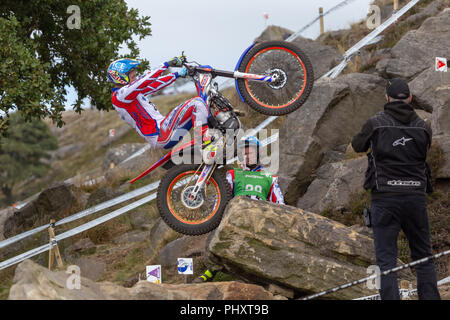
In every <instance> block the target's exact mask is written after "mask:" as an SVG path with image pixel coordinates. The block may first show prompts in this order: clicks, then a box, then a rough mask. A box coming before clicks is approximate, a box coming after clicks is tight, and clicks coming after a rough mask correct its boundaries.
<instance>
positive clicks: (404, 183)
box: [387, 180, 421, 187]
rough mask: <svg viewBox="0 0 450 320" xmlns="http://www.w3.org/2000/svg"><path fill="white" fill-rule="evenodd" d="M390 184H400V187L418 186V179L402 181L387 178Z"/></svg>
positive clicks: (419, 184)
mask: <svg viewBox="0 0 450 320" xmlns="http://www.w3.org/2000/svg"><path fill="white" fill-rule="evenodd" d="M387 184H388V185H390V186H402V187H420V186H421V183H420V181H413V180H410V181H403V180H389V181H388V182H387Z"/></svg>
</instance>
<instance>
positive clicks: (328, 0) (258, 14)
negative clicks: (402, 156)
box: [67, 0, 372, 105]
mask: <svg viewBox="0 0 450 320" xmlns="http://www.w3.org/2000/svg"><path fill="white" fill-rule="evenodd" d="M126 2H127V4H128V6H129V7H130V8H135V9H138V10H139V14H140V15H142V16H150V23H151V24H152V25H151V29H152V35H151V36H149V37H146V38H145V39H143V40H138V39H136V40H137V43H138V47H139V49H140V51H141V56H140V58H143V57H145V58H146V59H147V60H149V61H150V67H151V68H154V67H157V66H158V65H160V64H161V63H162V62H164V61H167V60H170V59H171V58H173V57H175V56H179V55H180V54H181V52H182V51H184V52H185V54H186V55H187V57H188V60H189V61H191V60H194V61H197V62H199V63H200V64H208V65H211V66H212V67H213V68H216V69H222V70H230V71H231V70H234V68H235V66H236V63H237V61H238V59H239V57H240V55H241V53H242V52H243V51H244V50H245V49H246V48H247V47H248V46H249V45H250V44H251V43H252V42H253V40H254V39H255V38H256V37H258V36H259V35H260V34H261V33H262V32H263V31H264V29H265V28H266V25H276V26H281V27H284V28H287V29H289V30H292V31H298V30H299V29H301V28H302V27H303V26H305V25H306V24H308V23H309V22H310V21H312V20H313V19H315V18H316V17H317V16H318V14H319V7H323V10H324V12H326V11H327V10H329V9H330V8H332V7H334V6H335V5H337V4H338V3H340V2H342V0H169V1H164V0H147V1H145V0H126ZM371 2H372V0H354V1H353V2H351V3H349V4H348V5H347V6H345V7H343V8H339V9H337V10H336V11H334V12H332V13H330V14H329V15H327V16H325V18H324V22H325V31H329V30H338V29H344V28H347V27H349V25H350V24H351V23H354V22H358V21H360V20H361V19H363V18H365V17H366V15H367V12H368V9H369V6H370V3H371ZM264 13H267V14H268V15H269V19H268V20H267V21H266V20H265V19H264V15H263V14H264ZM81 18H82V17H81ZM319 33H320V27H319V23H318V22H316V23H315V24H314V25H313V26H311V27H310V28H309V29H307V30H305V32H304V33H302V36H304V37H308V38H312V39H315V38H316V37H317V36H318V35H319ZM123 52H124V51H123V50H122V52H121V53H123ZM75 94H76V93H75V92H74V91H73V90H69V94H68V96H67V97H68V104H69V105H70V104H72V103H73V102H74V99H75Z"/></svg>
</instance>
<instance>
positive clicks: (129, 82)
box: [107, 57, 210, 149]
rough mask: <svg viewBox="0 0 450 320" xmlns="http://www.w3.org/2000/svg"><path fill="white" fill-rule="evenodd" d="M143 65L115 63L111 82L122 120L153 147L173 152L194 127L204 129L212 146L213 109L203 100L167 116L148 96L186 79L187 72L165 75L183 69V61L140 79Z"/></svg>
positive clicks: (110, 69) (196, 99)
mask: <svg viewBox="0 0 450 320" xmlns="http://www.w3.org/2000/svg"><path fill="white" fill-rule="evenodd" d="M140 64H141V62H140V61H138V60H135V59H128V58H125V59H119V60H116V61H113V62H112V63H111V64H110V65H109V67H108V71H107V77H108V81H109V82H112V83H114V84H116V87H115V88H113V89H112V104H113V106H114V109H115V110H116V111H117V113H118V114H119V116H120V117H121V118H122V119H123V120H125V121H126V122H127V123H128V124H129V125H130V126H131V127H132V128H134V129H136V131H137V132H138V133H139V134H140V135H141V136H142V137H143V138H144V139H145V140H146V141H147V142H148V143H150V145H151V146H152V147H155V148H164V149H169V148H171V147H173V146H174V145H175V144H177V143H178V141H179V140H181V138H182V137H183V135H184V134H185V133H186V132H187V131H189V130H190V129H191V128H192V127H194V130H195V128H201V134H202V136H203V141H204V142H205V144H208V143H209V142H210V137H209V132H208V125H207V122H208V116H209V108H208V106H207V105H206V103H205V101H203V99H201V98H200V97H194V98H192V99H190V100H187V101H186V102H184V103H182V104H180V105H179V106H177V107H176V108H174V109H173V110H172V111H171V112H170V113H169V114H168V115H167V116H163V115H162V114H161V113H159V111H158V110H157V109H156V106H155V105H154V104H153V103H152V102H150V101H149V100H148V99H147V98H146V95H148V94H152V93H155V92H157V91H159V90H162V89H163V88H165V87H167V86H168V85H170V84H172V83H173V82H174V81H175V80H176V79H178V78H179V77H183V78H184V77H186V75H187V69H186V68H184V67H183V68H182V69H181V70H180V71H179V72H174V73H169V74H167V75H162V73H163V72H164V71H165V70H167V68H168V67H182V66H183V57H175V58H173V59H172V60H170V61H168V62H164V63H163V64H162V65H161V66H159V67H158V68H157V69H154V70H151V71H149V72H147V73H146V74H144V75H142V76H140V77H137V75H136V68H137V66H139V65H140Z"/></svg>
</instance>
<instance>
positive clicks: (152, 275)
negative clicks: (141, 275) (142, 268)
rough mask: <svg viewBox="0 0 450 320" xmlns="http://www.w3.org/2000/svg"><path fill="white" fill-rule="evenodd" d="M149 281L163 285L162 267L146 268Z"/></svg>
mask: <svg viewBox="0 0 450 320" xmlns="http://www.w3.org/2000/svg"><path fill="white" fill-rule="evenodd" d="M146 274H147V281H150V282H153V283H158V284H160V283H161V279H162V278H161V265H154V266H147V268H146Z"/></svg>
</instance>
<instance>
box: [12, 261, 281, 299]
mask: <svg viewBox="0 0 450 320" xmlns="http://www.w3.org/2000/svg"><path fill="white" fill-rule="evenodd" d="M70 276H72V275H70V274H68V273H66V271H58V272H55V271H49V270H48V269H46V268H44V267H42V266H39V265H37V264H35V263H34V262H32V261H31V260H25V261H23V262H22V263H20V264H19V265H18V266H17V269H16V272H15V275H14V284H13V286H12V287H11V289H10V292H9V297H8V299H9V300H181V299H182V300H273V299H276V298H277V297H274V295H272V294H271V293H270V292H268V291H266V290H264V288H262V287H260V286H257V285H254V284H245V283H241V282H234V281H228V282H215V283H205V284H179V285H173V284H172V285H171V284H155V283H150V282H148V281H140V282H138V283H137V284H136V285H134V286H133V287H132V288H124V287H121V286H118V285H116V284H113V283H110V282H98V283H96V282H93V281H92V280H90V279H87V278H84V277H81V281H80V284H81V287H80V289H70V288H69V287H68V285H67V284H68V283H69V284H74V283H73V282H71V281H70V280H71V279H69V277H70ZM72 277H73V276H72Z"/></svg>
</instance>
